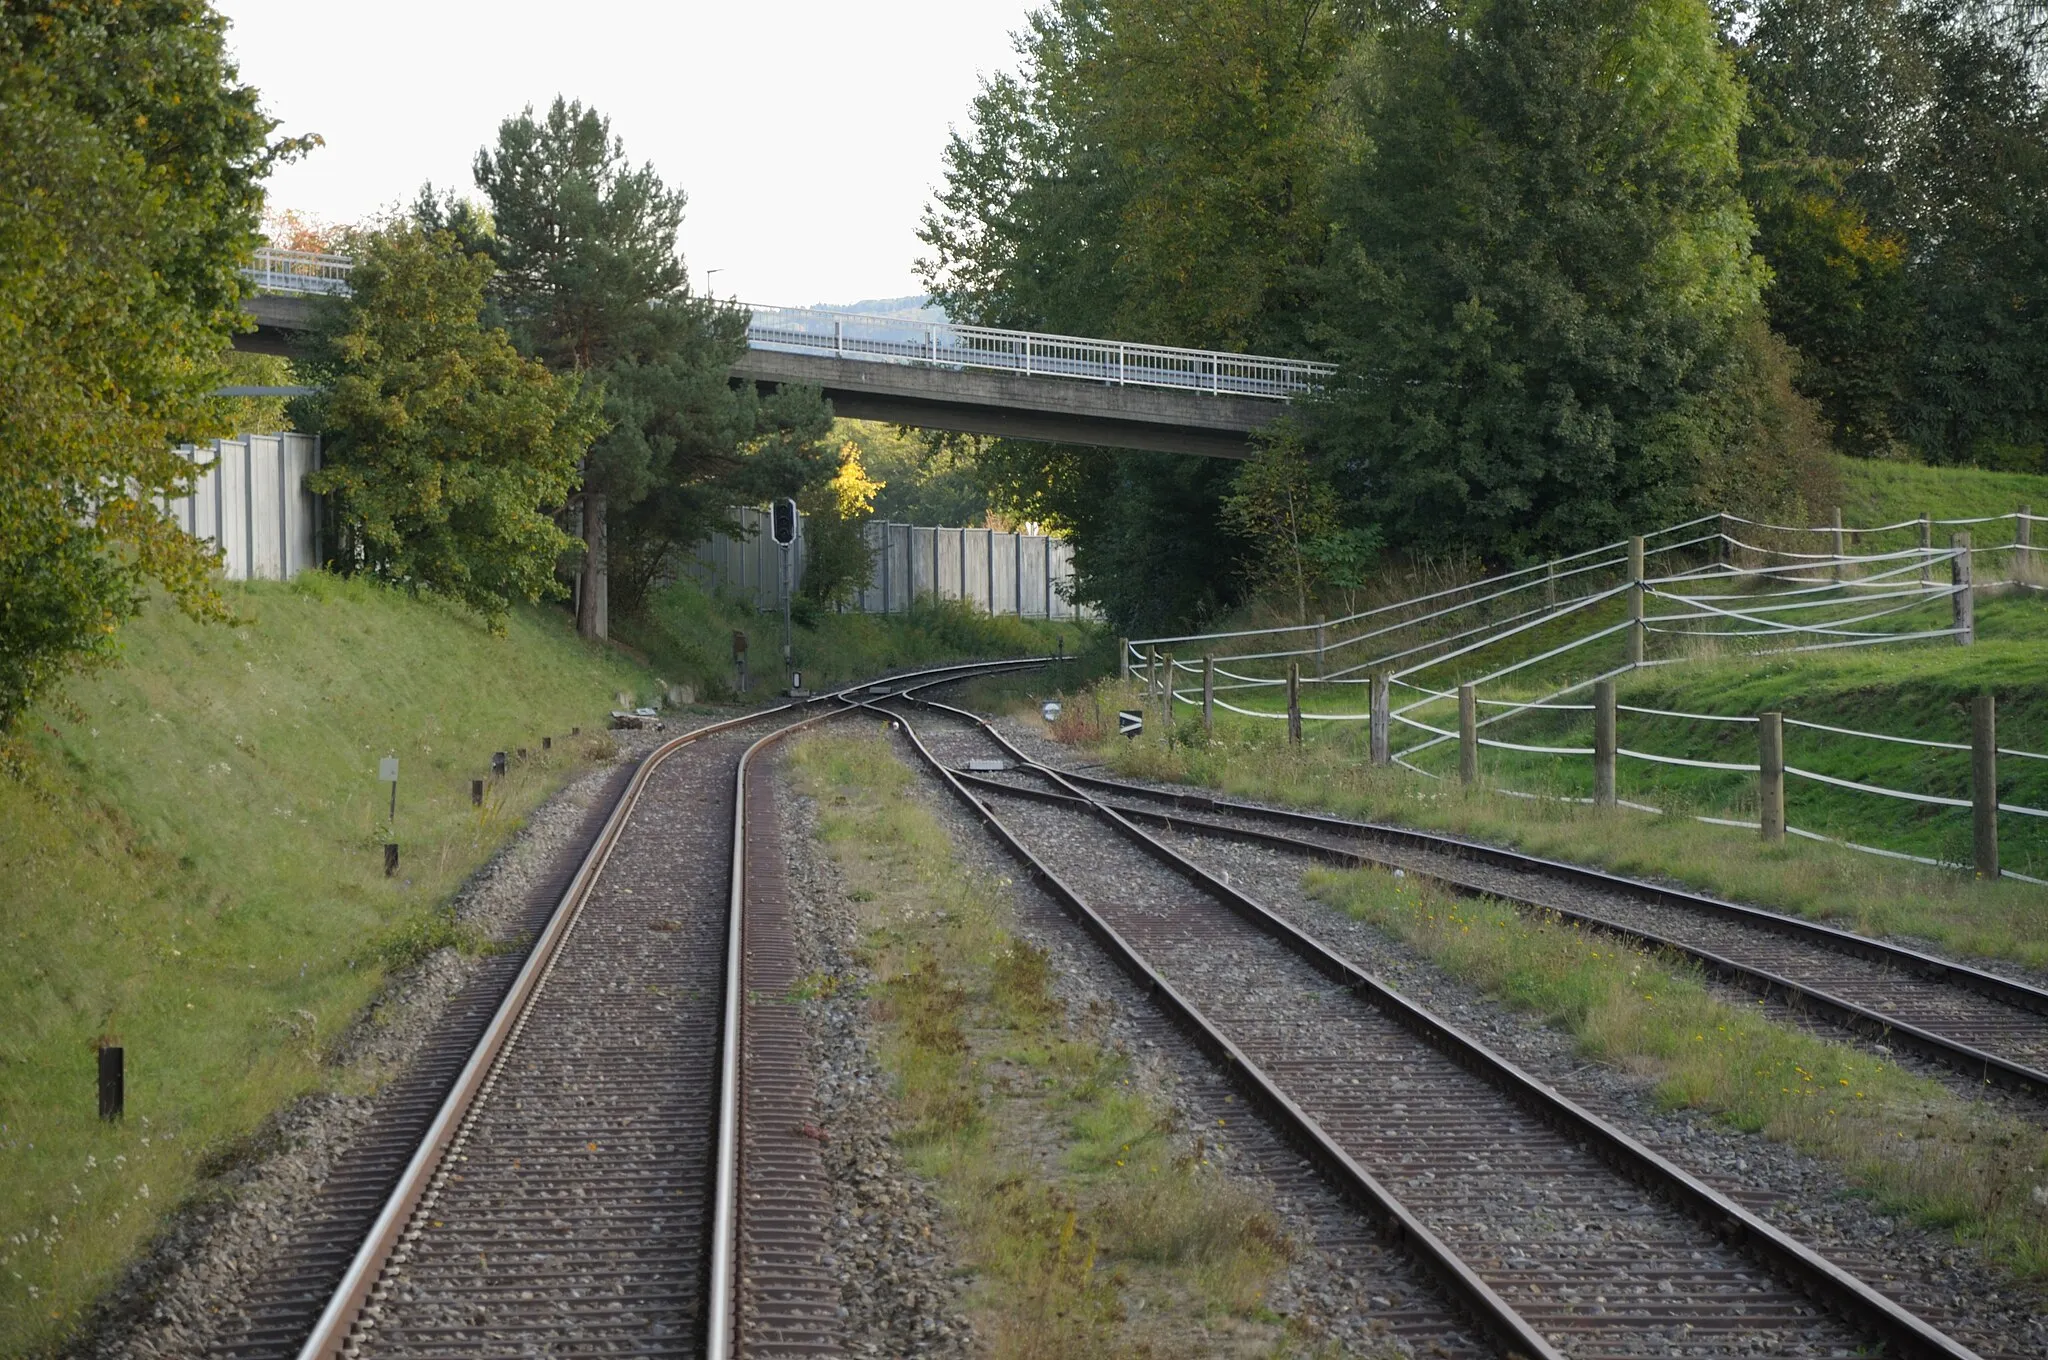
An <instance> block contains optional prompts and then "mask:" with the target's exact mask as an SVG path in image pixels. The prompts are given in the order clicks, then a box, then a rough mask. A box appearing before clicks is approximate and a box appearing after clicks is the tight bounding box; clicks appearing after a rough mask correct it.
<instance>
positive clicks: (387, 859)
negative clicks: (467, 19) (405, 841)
mask: <svg viewBox="0 0 2048 1360" xmlns="http://www.w3.org/2000/svg"><path fill="white" fill-rule="evenodd" d="M397 874H398V842H397V841H386V842H384V877H386V878H395V877H396V876H397Z"/></svg>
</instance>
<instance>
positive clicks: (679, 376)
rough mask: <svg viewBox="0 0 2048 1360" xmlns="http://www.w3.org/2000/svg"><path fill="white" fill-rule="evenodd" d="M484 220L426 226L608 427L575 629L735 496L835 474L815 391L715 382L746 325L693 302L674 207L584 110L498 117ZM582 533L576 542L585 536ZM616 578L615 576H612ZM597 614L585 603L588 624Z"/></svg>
mask: <svg viewBox="0 0 2048 1360" xmlns="http://www.w3.org/2000/svg"><path fill="white" fill-rule="evenodd" d="M476 181H477V186H478V187H479V188H480V189H482V190H483V192H484V194H485V196H486V197H487V198H488V199H489V201H490V212H489V216H488V218H487V219H486V218H485V217H484V216H483V215H482V214H479V213H477V212H475V211H474V210H473V209H468V208H465V207H463V206H461V205H454V204H442V205H436V204H435V203H434V201H433V200H432V198H431V196H429V197H428V198H427V199H426V201H425V202H424V203H423V205H422V214H423V215H424V216H425V217H426V218H427V219H428V220H430V221H436V222H437V223H438V224H445V225H447V226H448V227H450V228H451V229H452V230H454V231H455V232H456V233H457V234H458V235H460V236H463V237H464V238H466V239H469V240H471V241H473V242H475V244H476V245H477V246H478V247H479V248H481V249H484V250H486V251H488V252H489V253H490V255H491V257H492V258H493V259H494V260H495V261H496V262H497V264H498V267H499V270H500V273H499V275H498V277H497V279H496V280H495V281H494V283H493V285H492V296H493V298H494V299H495V301H496V303H497V305H498V307H499V309H500V314H501V315H502V316H503V318H504V320H505V323H506V325H507V327H508V329H509V330H510V331H511V333H512V336H513V339H514V340H515V341H516V342H517V344H518V345H519V347H520V349H521V350H522V352H524V353H527V354H530V355H533V356H535V357H537V358H539V359H541V360H542V361H543V362H545V363H546V364H547V365H548V366H549V367H550V368H551V369H553V370H554V371H556V372H558V373H579V374H585V375H588V377H590V378H591V379H592V380H594V381H595V383H596V384H597V386H598V388H599V390H601V392H602V394H603V403H604V415H605V421H606V425H607V429H606V432H605V433H604V434H603V435H602V436H601V437H600V438H599V439H598V440H597V442H596V443H595V444H593V445H592V446H591V449H590V452H589V454H588V456H587V458H586V459H585V462H584V467H583V472H582V481H583V493H584V496H585V497H586V500H589V499H592V498H601V500H598V501H597V504H598V505H601V506H602V513H601V515H599V516H598V523H599V525H600V526H601V528H600V533H601V537H599V538H598V539H596V540H595V541H596V542H597V543H600V544H601V543H603V542H604V541H605V540H607V539H608V540H609V545H610V548H609V552H610V558H611V560H610V561H607V560H606V558H605V556H604V553H603V550H602V549H601V548H600V550H599V551H597V552H593V553H592V554H591V556H590V558H589V560H588V561H586V564H585V572H584V576H583V598H584V606H585V608H584V613H583V618H582V622H583V624H584V628H585V631H586V632H595V633H598V634H602V632H603V631H604V630H603V627H602V618H601V615H602V604H601V601H602V600H603V598H604V594H605V592H606V591H607V590H608V589H609V590H613V591H615V593H617V594H618V595H619V597H620V600H619V602H620V604H621V606H622V607H624V608H632V607H635V606H636V605H637V603H638V601H639V599H640V598H641V597H642V596H644V594H645V592H646V591H647V590H648V589H649V588H650V587H651V586H652V585H653V584H654V583H655V582H656V581H657V580H659V579H660V577H661V576H662V574H663V573H664V572H665V571H666V570H667V569H668V568H669V566H670V565H671V564H672V562H673V560H674V557H675V555H676V554H677V553H678V552H680V551H681V550H682V549H684V548H686V547H687V546H688V545H689V544H691V543H693V542H695V541H696V540H697V539H699V538H701V537H702V536H703V535H704V534H706V533H708V532H709V531H710V530H711V529H713V528H715V527H717V526H718V525H720V524H721V523H722V522H723V520H724V506H725V504H726V503H727V501H728V500H729V499H730V498H731V497H732V496H734V495H747V496H750V497H766V496H771V495H790V494H794V493H795V492H797V491H798V490H800V489H801V488H803V487H804V486H808V485H814V484H817V483H820V482H823V481H826V480H829V479H830V478H831V477H832V476H833V475H834V473H835V472H836V470H837V467H838V462H837V459H836V458H835V457H834V456H833V452H834V451H833V450H831V449H828V448H826V447H824V446H823V444H822V443H821V442H820V441H821V440H822V437H823V434H824V431H825V428H826V427H827V426H828V425H829V423H830V411H829V409H828V408H827V407H826V405H825V403H824V401H823V399H822V398H821V397H819V396H818V394H817V393H815V392H804V391H800V390H790V391H784V392H781V393H779V394H777V395H775V396H773V397H770V398H767V399H765V400H764V399H763V398H761V397H760V396H759V395H758V394H757V393H756V392H755V391H754V390H753V389H752V387H751V386H748V387H746V388H744V389H735V388H733V387H732V385H731V384H730V383H729V382H728V381H727V377H726V374H727V371H728V370H729V369H730V367H731V366H732V363H733V361H734V360H735V359H737V358H738V357H739V356H740V354H741V353H742V352H743V351H744V350H745V348H746V320H745V317H744V316H743V315H742V314H740V313H739V312H738V311H736V310H734V309H733V308H730V307H726V306H721V305H720V304H719V303H717V302H716V301H714V300H712V299H709V298H704V297H698V296H696V295H694V294H692V293H691V291H690V287H689V275H688V272H687V271H686V269H685V268H684V265H683V259H682V255H681V253H680V251H679V249H678V245H677V237H678V234H679V232H680V231H681V227H682V220H683V210H684V206H685V202H686V200H685V197H684V195H683V193H682V191H681V190H675V189H670V188H668V187H667V186H666V185H664V184H663V183H662V181H661V179H660V177H659V176H658V175H657V174H656V173H655V171H654V168H653V167H652V166H650V165H639V166H635V165H633V164H632V163H631V162H630V161H629V160H628V159H627V158H626V153H625V147H624V144H623V142H622V141H621V140H620V139H619V138H617V137H615V136H613V135H612V132H611V126H610V124H609V123H608V122H607V121H606V120H605V118H604V117H603V116H602V115H600V114H599V113H598V112H597V111H596V110H594V109H590V108H586V107H585V106H583V105H582V104H580V103H577V102H574V101H565V100H562V99H559V98H558V99H556V100H555V101H554V103H553V104H552V105H551V106H550V107H549V108H548V111H547V113H546V114H545V115H543V116H539V117H536V116H535V114H534V111H533V110H532V109H531V108H528V109H526V110H525V111H524V112H522V113H521V114H519V115H518V116H516V117H513V118H508V119H506V120H505V121H504V122H503V123H502V124H500V126H499V129H498V137H497V142H496V144H495V146H494V147H491V148H486V149H485V150H483V151H480V152H478V153H477V158H476ZM586 537H589V531H588V529H587V530H586ZM614 566H616V568H617V569H616V570H614V569H613V568H614ZM593 601H597V602H600V603H599V604H598V612H597V616H596V617H593V614H592V605H593Z"/></svg>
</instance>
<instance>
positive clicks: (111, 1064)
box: [100, 1044, 128, 1124]
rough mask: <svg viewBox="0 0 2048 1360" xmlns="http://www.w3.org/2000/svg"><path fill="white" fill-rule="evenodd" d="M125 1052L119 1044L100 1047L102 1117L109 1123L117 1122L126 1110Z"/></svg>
mask: <svg viewBox="0 0 2048 1360" xmlns="http://www.w3.org/2000/svg"><path fill="white" fill-rule="evenodd" d="M124 1057H125V1054H124V1052H123V1050H122V1049H121V1048H120V1046H119V1045H116V1044H108V1045H106V1046H104V1047H102V1048H101V1049H100V1118H102V1119H104V1120H106V1121H107V1122H108V1123H109V1124H112V1123H115V1122H117V1121H118V1120H119V1119H120V1118H121V1116H122V1115H123V1113H125V1111H126V1107H127V1099H128V1083H127V1074H126V1073H125V1071H124V1070H123V1069H124V1066H125V1064H124V1062H123V1058H124Z"/></svg>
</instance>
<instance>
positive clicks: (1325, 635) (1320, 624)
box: [1316, 619, 1330, 676]
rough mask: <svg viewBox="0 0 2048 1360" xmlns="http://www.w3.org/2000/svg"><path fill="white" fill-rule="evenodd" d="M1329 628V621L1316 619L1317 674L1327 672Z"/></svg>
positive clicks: (1325, 673)
mask: <svg viewBox="0 0 2048 1360" xmlns="http://www.w3.org/2000/svg"><path fill="white" fill-rule="evenodd" d="M1329 630H1330V621H1329V620H1328V619H1317V620H1316V674H1317V675H1318V676H1322V675H1327V674H1328V673H1329V671H1328V666H1329V658H1328V652H1329Z"/></svg>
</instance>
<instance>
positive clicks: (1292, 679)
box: [1287, 661, 1301, 746]
mask: <svg viewBox="0 0 2048 1360" xmlns="http://www.w3.org/2000/svg"><path fill="white" fill-rule="evenodd" d="M1287 742H1288V744H1289V745H1290V746H1299V745H1301V663H1300V662H1299V661H1290V662H1288V663H1287Z"/></svg>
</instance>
